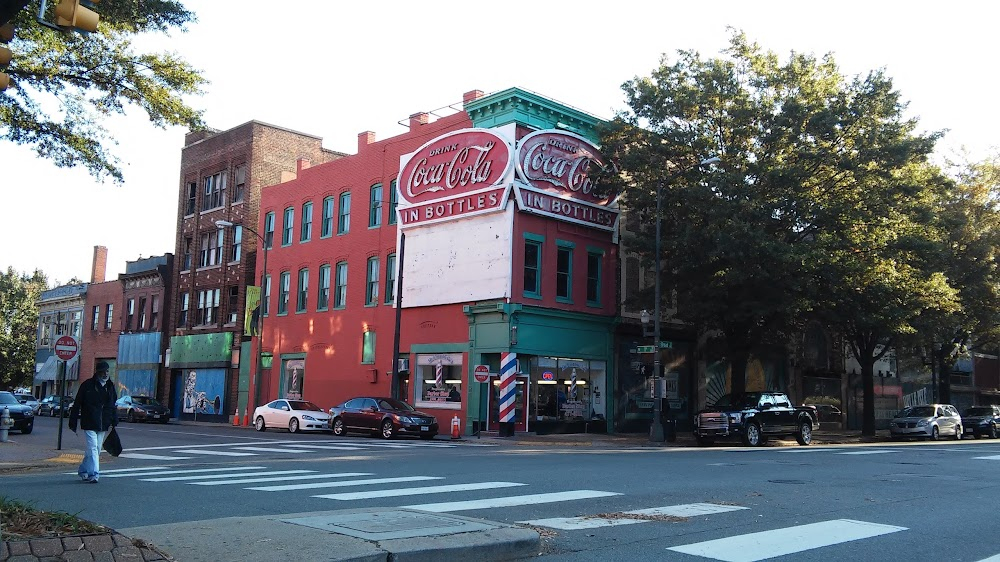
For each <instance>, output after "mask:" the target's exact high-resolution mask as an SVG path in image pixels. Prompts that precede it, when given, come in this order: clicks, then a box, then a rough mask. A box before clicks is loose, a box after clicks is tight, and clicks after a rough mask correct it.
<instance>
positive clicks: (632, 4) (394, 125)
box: [0, 0, 1000, 285]
mask: <svg viewBox="0 0 1000 562" xmlns="http://www.w3.org/2000/svg"><path fill="white" fill-rule="evenodd" d="M183 3H184V5H185V6H186V7H187V8H188V9H189V10H191V11H192V12H194V13H195V14H196V15H197V18H198V21H197V22H196V23H193V24H190V25H189V26H188V31H187V32H186V33H181V32H175V33H172V34H171V35H170V36H165V35H158V36H155V37H144V38H140V39H139V40H138V41H137V45H138V48H141V49H143V50H148V51H170V52H174V53H176V54H178V55H180V56H181V57H182V58H184V59H185V60H187V61H188V62H189V63H190V64H191V65H192V66H194V67H195V68H196V69H199V70H200V71H201V72H202V74H203V76H204V77H205V78H206V79H207V80H208V81H209V82H210V83H209V84H208V85H207V86H206V87H205V90H204V93H203V95H201V96H196V97H191V98H188V100H187V101H188V102H189V103H190V104H191V105H193V106H194V107H196V108H198V109H201V110H204V118H205V123H206V124H207V125H208V126H209V127H212V128H215V129H219V130H226V129H229V128H232V127H235V126H237V125H240V124H243V123H246V122H247V121H250V120H258V121H263V122H265V123H269V124H272V125H277V126H281V127H285V128H288V129H293V130H296V131H300V132H303V133H307V134H311V135H315V136H318V137H321V138H323V145H324V147H325V148H327V149H330V150H336V151H340V152H346V153H350V154H353V153H355V152H356V150H357V135H358V133H361V132H363V131H374V132H375V133H376V136H377V138H378V139H385V138H389V137H392V136H395V135H398V134H401V133H403V132H405V130H406V129H405V127H403V126H402V125H400V124H399V123H400V122H404V123H405V122H406V120H407V118H408V116H409V115H411V114H413V113H417V112H422V111H432V110H435V109H438V108H444V107H447V106H449V105H451V104H456V103H460V102H461V100H462V94H463V93H465V92H467V91H470V90H483V91H484V92H486V93H492V92H497V91H501V90H505V89H507V88H510V87H519V88H522V89H526V90H530V91H533V92H535V93H538V94H541V95H543V96H545V97H548V98H551V99H554V100H556V101H559V102H562V103H564V104H567V105H570V106H573V107H575V108H577V109H581V110H583V111H586V112H587V113H590V114H593V115H596V116H598V117H602V118H610V117H612V116H613V115H614V113H615V112H616V111H619V110H622V109H625V107H626V106H625V98H624V94H623V91H622V89H621V85H622V83H624V82H625V81H627V80H630V79H632V78H634V77H636V76H648V75H649V74H650V73H651V72H652V71H653V70H654V69H655V68H656V67H657V66H658V65H659V61H660V57H661V55H663V54H667V55H671V56H672V55H675V54H676V52H677V51H678V50H695V51H698V52H699V53H700V54H701V55H702V56H703V57H713V56H716V55H718V54H719V52H720V51H721V50H723V49H724V48H725V47H726V46H727V44H728V39H729V37H730V31H729V30H728V28H730V27H732V28H736V29H739V30H742V31H743V32H745V33H746V35H747V37H748V38H749V39H750V40H751V41H755V42H757V43H759V44H760V45H761V46H762V47H763V48H765V49H768V50H771V51H774V52H775V53H777V54H778V55H779V56H780V57H781V59H782V60H784V59H786V58H787V57H788V55H789V53H791V52H792V51H795V52H800V53H812V54H814V55H816V56H822V55H824V54H827V53H830V54H832V55H833V56H834V58H835V60H836V62H837V63H838V65H839V66H840V69H841V71H842V73H844V74H845V75H846V76H849V77H852V76H855V75H865V74H867V73H868V72H870V71H872V70H876V69H884V70H885V72H886V73H887V75H888V76H890V77H891V78H892V79H893V82H894V85H895V87H896V89H897V90H898V91H899V92H900V93H901V94H902V98H903V100H905V101H907V102H908V104H909V105H908V109H907V115H908V116H910V117H914V118H917V119H919V127H918V129H919V130H920V131H922V132H929V131H940V130H947V133H946V134H945V136H944V138H943V140H942V141H941V142H940V143H939V144H938V153H937V155H938V157H939V158H945V157H954V156H955V155H957V154H959V152H960V151H962V150H964V151H965V152H966V153H967V154H968V155H969V157H971V158H973V159H982V158H985V157H987V156H989V155H994V154H996V153H997V146H998V145H1000V140H997V137H996V136H995V135H994V132H995V131H998V130H1000V111H997V110H996V106H995V92H996V91H997V90H998V88H997V85H998V82H1000V78H998V76H997V73H996V72H995V65H996V61H997V59H998V56H997V55H998V48H997V42H996V40H995V38H994V25H995V23H996V21H997V19H998V16H1000V4H997V3H993V2H986V1H982V2H980V1H973V0H957V1H955V2H950V3H945V4H941V3H931V2H929V1H926V0H916V1H913V0H911V1H906V2H904V1H897V0H879V1H874V0H866V1H856V0H842V1H839V2H803V1H801V0H799V1H796V2H791V1H784V0H781V1H779V0H757V1H754V2H749V1H746V0H741V1H730V0H716V1H714V2H680V1H677V0H656V1H652V0H645V1H642V0H615V1H614V2H608V1H596V0H577V1H575V2H542V1H538V0H532V1H522V0H508V1H507V2H475V1H474V0H472V1H470V0H463V1H452V0H435V1H434V2H413V1H412V0H398V1H397V0H382V1H378V2H349V3H348V2H344V3H341V2H316V1H314V0H313V1H305V0H286V1H284V2H274V1H273V0H268V1H264V0H244V1H242V2H220V1H219V0H190V1H185V2H183ZM98 11H99V8H98ZM0 95H3V94H0ZM106 126H107V128H108V129H109V130H110V131H111V132H112V134H113V135H114V136H115V137H116V139H117V141H118V145H117V146H115V147H112V152H113V153H114V154H115V155H116V156H118V157H119V158H120V159H121V161H122V163H123V172H124V176H125V182H124V184H123V185H117V184H115V183H113V182H111V181H107V182H105V183H98V182H96V181H95V180H94V179H93V178H92V177H91V176H90V175H89V174H88V173H87V172H86V170H85V169H83V168H78V169H62V168H56V167H55V165H54V164H52V163H51V162H50V161H48V160H43V159H41V158H39V157H38V156H37V155H35V153H34V152H33V151H31V150H30V149H28V148H26V147H20V146H17V145H14V144H12V143H10V142H8V141H3V140H0V163H2V164H3V165H2V168H0V169H2V170H3V171H2V174H0V193H2V198H3V199H2V201H3V205H2V206H0V209H3V211H2V218H0V239H2V240H3V241H4V242H3V244H2V245H0V268H2V270H3V271H6V270H7V268H8V267H13V268H14V269H15V270H16V271H18V272H24V273H31V272H33V271H34V270H35V269H41V270H42V271H44V272H45V273H46V274H47V275H48V278H49V282H50V285H54V284H55V283H57V282H59V283H65V282H66V281H68V280H70V279H71V278H73V277H78V278H80V279H82V280H83V281H89V280H90V270H91V264H92V259H93V250H94V246H106V247H107V248H108V267H107V276H106V277H107V278H108V279H114V278H116V277H117V275H118V274H119V273H122V272H124V271H125V263H126V261H134V260H137V259H140V258H144V257H149V256H156V255H162V254H164V253H167V252H173V251H174V247H173V246H174V234H175V230H176V223H177V200H178V189H179V182H180V154H181V148H182V147H183V142H184V134H185V132H186V131H185V130H184V129H183V128H180V127H171V128H168V129H165V130H164V129H158V128H156V127H154V126H153V125H152V124H151V123H150V122H149V120H148V118H146V117H145V115H144V114H143V113H142V112H141V111H140V110H137V109H136V110H131V111H129V114H128V115H127V116H125V117H122V118H115V119H111V120H109V121H108V122H107V123H106Z"/></svg>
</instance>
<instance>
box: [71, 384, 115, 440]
mask: <svg viewBox="0 0 1000 562" xmlns="http://www.w3.org/2000/svg"><path fill="white" fill-rule="evenodd" d="M117 400H118V393H117V392H116V391H115V383H114V382H112V381H111V380H110V379H108V382H106V383H104V386H101V384H100V383H98V382H97V377H96V376H95V377H91V378H89V379H87V380H85V381H83V382H82V383H80V390H79V391H77V393H76V400H75V401H74V402H73V407H72V408H71V409H70V411H69V429H70V431H76V421H77V420H78V419H79V420H80V427H81V428H82V429H84V430H90V431H107V430H108V428H110V427H111V426H113V425H118V409H117V408H116V407H115V402H116V401H117Z"/></svg>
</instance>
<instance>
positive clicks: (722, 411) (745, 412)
mask: <svg viewBox="0 0 1000 562" xmlns="http://www.w3.org/2000/svg"><path fill="white" fill-rule="evenodd" d="M818 428H819V421H818V420H817V419H816V410H815V409H813V408H812V407H810V406H802V407H795V406H792V403H791V401H790V400H789V399H788V396H787V395H786V394H784V393H781V392H746V393H743V394H734V395H730V394H726V395H725V396H722V397H721V398H719V400H718V401H716V402H715V404H713V405H712V406H709V407H708V408H705V409H704V410H702V411H700V412H698V414H697V415H696V416H695V418H694V437H695V440H696V441H697V442H698V444H699V445H711V444H712V443H714V442H715V440H716V439H739V440H741V441H743V444H744V445H747V446H750V447H756V446H758V445H763V444H765V443H767V440H768V438H770V437H794V438H795V440H796V441H798V443H799V445H808V444H809V443H811V442H812V432H813V431H814V430H815V429H818Z"/></svg>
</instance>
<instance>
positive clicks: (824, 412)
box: [806, 404, 843, 422]
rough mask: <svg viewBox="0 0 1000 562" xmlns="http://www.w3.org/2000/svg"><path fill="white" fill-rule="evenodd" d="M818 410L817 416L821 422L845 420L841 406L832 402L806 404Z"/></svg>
mask: <svg viewBox="0 0 1000 562" xmlns="http://www.w3.org/2000/svg"><path fill="white" fill-rule="evenodd" d="M806 406H811V407H812V408H813V409H815V410H816V417H817V419H819V421H821V422H841V421H843V417H842V412H841V411H840V408H838V407H836V406H834V405H832V404H806Z"/></svg>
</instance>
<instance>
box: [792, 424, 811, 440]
mask: <svg viewBox="0 0 1000 562" xmlns="http://www.w3.org/2000/svg"><path fill="white" fill-rule="evenodd" d="M795 440H796V441H798V442H799V445H808V444H810V443H812V440H813V428H812V424H811V423H809V422H805V421H804V422H802V423H800V424H799V432H798V433H796V434H795Z"/></svg>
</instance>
